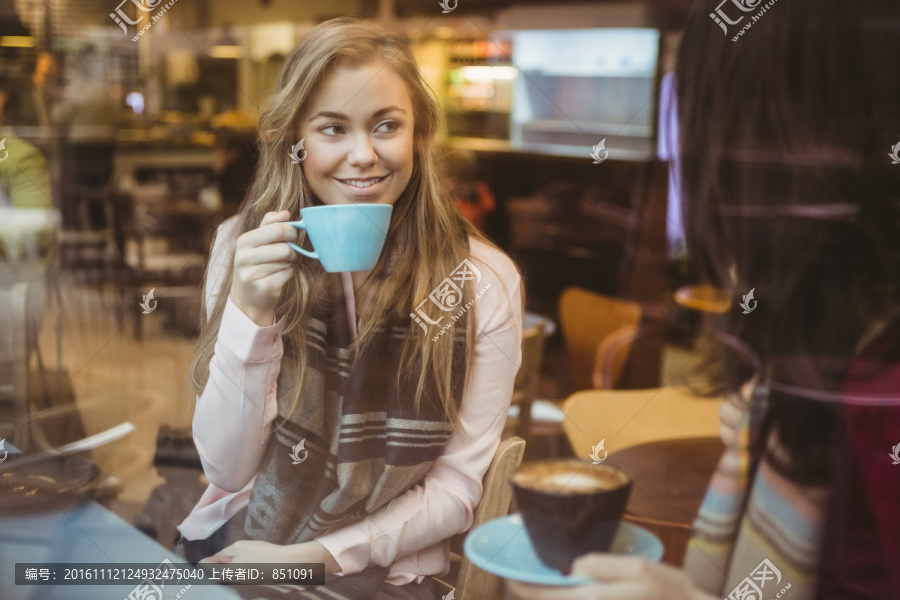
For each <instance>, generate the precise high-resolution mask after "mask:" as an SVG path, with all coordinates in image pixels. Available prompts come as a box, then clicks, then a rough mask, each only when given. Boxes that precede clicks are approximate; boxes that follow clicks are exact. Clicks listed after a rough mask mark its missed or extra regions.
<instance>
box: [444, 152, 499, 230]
mask: <svg viewBox="0 0 900 600" xmlns="http://www.w3.org/2000/svg"><path fill="white" fill-rule="evenodd" d="M444 167H445V171H446V175H445V177H446V181H447V188H448V189H449V190H450V195H451V196H452V197H453V201H454V202H455V203H456V207H457V208H458V209H459V211H460V212H461V213H462V214H463V216H464V217H465V218H466V219H468V220H469V222H470V223H472V225H474V226H475V227H477V228H478V229H479V230H480V231H484V230H485V227H486V226H487V218H488V216H489V215H490V214H491V213H493V212H494V209H496V207H497V201H496V199H495V198H494V194H493V193H492V192H491V188H490V186H488V184H487V182H486V181H484V180H483V179H482V178H481V174H480V172H479V167H478V156H477V155H476V154H475V153H474V152H472V151H471V150H459V149H455V148H448V149H447V150H446V155H445V157H444Z"/></svg>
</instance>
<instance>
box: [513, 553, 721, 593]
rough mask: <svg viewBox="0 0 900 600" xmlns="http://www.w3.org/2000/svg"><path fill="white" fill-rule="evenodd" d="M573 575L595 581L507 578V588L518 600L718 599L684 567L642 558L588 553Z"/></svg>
mask: <svg viewBox="0 0 900 600" xmlns="http://www.w3.org/2000/svg"><path fill="white" fill-rule="evenodd" d="M572 575H585V576H587V577H591V578H592V579H594V580H595V582H594V583H591V584H588V585H582V586H573V587H558V586H543V585H533V584H527V583H520V582H517V581H507V585H506V589H507V590H508V591H509V592H510V594H512V597H513V598H516V599H517V600H550V599H552V600H716V598H715V597H714V596H710V595H709V594H706V593H704V592H702V591H700V590H699V589H697V587H696V586H695V585H694V583H693V582H692V581H691V580H690V578H688V576H687V575H686V574H685V573H684V571H682V570H681V569H675V568H673V567H670V566H668V565H661V564H658V563H653V562H648V561H646V560H644V559H642V558H633V557H630V556H614V555H611V554H588V555H586V556H582V557H581V558H579V559H577V560H576V561H575V563H574V565H573V566H572Z"/></svg>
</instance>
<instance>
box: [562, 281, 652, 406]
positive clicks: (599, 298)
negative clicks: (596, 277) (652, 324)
mask: <svg viewBox="0 0 900 600" xmlns="http://www.w3.org/2000/svg"><path fill="white" fill-rule="evenodd" d="M559 320H560V325H561V327H562V333H563V337H564V338H565V342H566V354H567V355H568V359H569V365H570V369H571V374H572V387H573V389H575V390H586V389H591V388H592V387H593V381H592V379H593V371H594V363H595V358H596V354H597V347H598V346H599V345H600V342H602V341H603V339H604V338H605V337H606V336H608V335H609V334H611V333H613V332H614V331H616V330H618V329H621V328H622V327H626V326H630V327H637V326H638V325H639V324H640V322H641V305H640V304H638V303H636V302H630V301H628V300H621V299H617V298H610V297H609V296H604V295H603V294H598V293H597V292H592V291H590V290H586V289H583V288H579V287H568V288H566V289H565V290H563V292H562V295H561V296H560V297H559ZM626 356H627V353H624V354H623V355H622V357H621V358H620V359H619V360H620V364H619V365H618V367H617V368H616V367H614V369H613V381H612V384H611V385H615V383H616V381H618V377H619V375H620V374H621V372H622V367H623V366H624V364H625V357H626Z"/></svg>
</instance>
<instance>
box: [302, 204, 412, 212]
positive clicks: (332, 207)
mask: <svg viewBox="0 0 900 600" xmlns="http://www.w3.org/2000/svg"><path fill="white" fill-rule="evenodd" d="M377 206H383V207H385V208H388V209H390V210H394V205H393V204H381V203H380V202H353V203H351V204H317V205H316V206H305V207H303V208H301V209H300V214H303V211H315V210H319V209H326V208H330V209H336V208H350V207H353V208H360V207H362V208H369V207H377Z"/></svg>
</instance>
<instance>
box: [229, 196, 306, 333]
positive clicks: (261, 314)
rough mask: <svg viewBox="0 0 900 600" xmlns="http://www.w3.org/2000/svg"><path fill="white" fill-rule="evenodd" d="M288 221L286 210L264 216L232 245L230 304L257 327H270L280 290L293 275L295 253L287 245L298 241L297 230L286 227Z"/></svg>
mask: <svg viewBox="0 0 900 600" xmlns="http://www.w3.org/2000/svg"><path fill="white" fill-rule="evenodd" d="M290 218H291V213H290V212H288V211H286V210H283V211H281V212H277V213H276V212H269V213H266V216H264V217H263V220H262V223H261V224H260V226H259V227H258V228H257V229H251V230H250V231H248V232H246V233H244V234H242V235H241V236H240V237H238V239H237V243H236V244H235V249H234V277H233V278H232V282H231V301H232V302H233V303H234V304H235V306H237V307H238V308H240V309H241V311H242V312H243V313H244V314H245V315H247V316H248V317H250V319H251V320H253V322H254V323H256V324H257V325H259V326H260V327H269V326H271V325H272V322H273V321H274V320H275V304H276V302H277V301H278V297H279V296H280V295H281V289H282V288H283V287H284V284H286V283H287V282H288V280H289V279H290V278H291V277H292V276H293V273H294V271H293V269H292V268H291V265H292V264H293V263H294V261H295V260H296V258H295V257H296V256H297V253H296V252H294V250H293V249H292V248H291V247H290V246H288V245H287V242H293V241H295V240H296V239H297V230H296V229H294V228H293V227H291V226H290V225H287V224H285V221H288V220H290Z"/></svg>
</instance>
